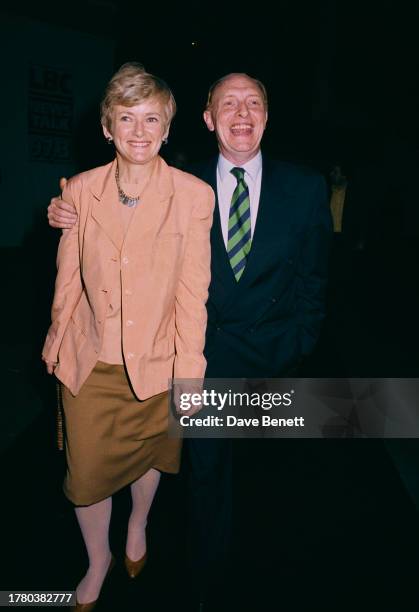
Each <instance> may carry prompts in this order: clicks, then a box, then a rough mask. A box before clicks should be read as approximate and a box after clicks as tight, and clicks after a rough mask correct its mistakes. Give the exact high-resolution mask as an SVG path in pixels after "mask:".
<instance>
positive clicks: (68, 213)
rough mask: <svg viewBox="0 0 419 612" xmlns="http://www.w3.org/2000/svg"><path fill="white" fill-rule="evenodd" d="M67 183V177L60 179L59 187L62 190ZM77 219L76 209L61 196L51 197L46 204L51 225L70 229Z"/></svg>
mask: <svg viewBox="0 0 419 612" xmlns="http://www.w3.org/2000/svg"><path fill="white" fill-rule="evenodd" d="M66 185H67V179H66V178H61V179H60V189H61V191H63V190H64V188H65V186H66ZM76 221H77V213H76V209H75V208H74V206H73V205H72V204H69V203H68V202H65V201H64V200H62V199H61V197H55V198H52V199H51V202H50V204H49V206H48V223H49V224H50V225H51V227H57V228H59V229H71V228H72V227H73V225H74V224H75V223H76Z"/></svg>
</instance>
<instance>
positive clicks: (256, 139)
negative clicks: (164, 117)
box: [48, 73, 332, 595]
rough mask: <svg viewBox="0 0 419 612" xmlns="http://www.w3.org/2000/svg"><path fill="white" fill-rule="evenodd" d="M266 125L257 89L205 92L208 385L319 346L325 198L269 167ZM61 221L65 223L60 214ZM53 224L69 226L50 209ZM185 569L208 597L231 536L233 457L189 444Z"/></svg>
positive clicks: (252, 84)
mask: <svg viewBox="0 0 419 612" xmlns="http://www.w3.org/2000/svg"><path fill="white" fill-rule="evenodd" d="M267 119H268V101H267V95H266V90H265V87H264V86H263V84H262V83H261V82H260V81H258V80H256V79H253V78H251V77H249V76H248V75H246V74H239V73H237V74H236V73H234V74H229V75H227V76H225V77H223V78H222V79H220V80H219V81H217V82H216V83H215V84H214V85H213V86H212V87H211V88H210V91H209V95H208V102H207V107H206V110H205V112H204V121H205V123H206V125H207V127H208V129H209V130H210V131H213V132H215V135H216V138H217V141H218V147H219V155H218V157H217V158H214V159H213V160H210V161H209V162H207V163H205V164H200V165H199V166H196V167H195V168H194V169H193V172H194V174H196V175H197V176H198V177H199V178H201V179H203V180H205V181H206V182H208V183H209V184H210V185H211V186H212V187H213V189H214V191H215V193H216V195H217V204H216V208H215V212H214V222H213V227H212V231H211V258H212V260H211V274H212V280H211V285H210V289H209V298H208V302H207V310H208V325H207V338H206V349H205V354H206V358H207V371H206V376H207V377H208V378H262V377H278V376H284V375H288V376H289V375H292V374H293V373H295V372H296V371H297V368H298V366H299V364H300V363H301V361H302V359H303V358H304V357H305V356H306V355H308V354H309V353H310V352H311V351H312V349H313V347H314V345H315V343H316V340H317V337H318V335H319V331H320V326H321V322H322V319H323V317H324V293H325V285H326V276H327V259H328V250H329V243H330V238H331V235H332V234H331V232H332V224H331V218H330V212H329V208H328V194H327V189H326V186H325V182H324V180H323V179H322V178H321V177H320V176H319V175H317V174H315V173H313V172H311V171H308V170H306V169H302V168H299V167H296V166H293V165H290V164H285V163H280V162H276V161H273V160H270V159H268V158H267V157H265V156H263V157H262V154H261V149H260V143H261V140H262V136H263V133H264V131H265V127H266V123H267ZM60 211H61V212H60ZM48 216H49V219H50V224H51V225H53V226H54V227H69V226H71V223H72V222H74V214H73V215H72V211H71V208H70V207H69V206H68V205H66V204H65V203H63V202H61V201H60V200H59V199H58V198H57V199H53V200H52V203H51V204H50V206H49V209H48ZM188 447H189V455H190V467H191V477H190V494H191V495H190V505H191V507H190V510H191V526H192V529H191V532H192V533H193V534H194V535H195V537H194V538H192V541H191V546H192V549H191V558H192V559H193V563H194V565H195V571H196V575H197V576H198V578H199V582H200V584H199V588H200V591H201V594H203V595H205V594H206V593H205V591H208V589H209V588H210V584H211V581H212V577H213V576H214V575H215V574H216V573H222V571H223V570H222V567H221V566H222V563H221V561H222V559H223V558H225V557H226V552H227V550H226V549H227V548H228V540H229V536H230V526H231V509H232V504H231V486H232V480H231V457H230V454H231V446H230V444H229V442H228V441H227V440H224V439H207V440H203V439H194V440H188Z"/></svg>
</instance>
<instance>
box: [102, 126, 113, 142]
mask: <svg viewBox="0 0 419 612" xmlns="http://www.w3.org/2000/svg"><path fill="white" fill-rule="evenodd" d="M102 130H103V135H104V136H105V138H106V140H107V141H108V142H110V141H111V140H113V138H112V134H111V133H110V131H109V130H108V128H107V127H106V125H103V123H102Z"/></svg>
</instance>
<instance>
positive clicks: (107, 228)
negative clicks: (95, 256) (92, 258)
mask: <svg viewBox="0 0 419 612" xmlns="http://www.w3.org/2000/svg"><path fill="white" fill-rule="evenodd" d="M115 169H116V160H114V161H113V162H112V163H111V164H108V166H107V167H105V175H104V177H99V178H98V179H97V180H96V181H95V182H94V183H93V184H92V185H91V187H90V191H91V192H92V195H93V197H94V202H93V206H92V217H93V219H95V221H96V222H97V223H98V224H99V225H100V227H101V228H102V230H103V231H104V232H105V234H106V235H107V236H108V238H109V239H110V240H111V241H112V242H113V244H114V245H115V246H116V248H117V249H118V250H121V247H122V243H123V240H124V234H123V230H122V224H121V222H120V216H119V210H118V208H117V207H118V205H119V202H118V189H117V186H116V181H115Z"/></svg>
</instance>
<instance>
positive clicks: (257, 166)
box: [217, 151, 262, 248]
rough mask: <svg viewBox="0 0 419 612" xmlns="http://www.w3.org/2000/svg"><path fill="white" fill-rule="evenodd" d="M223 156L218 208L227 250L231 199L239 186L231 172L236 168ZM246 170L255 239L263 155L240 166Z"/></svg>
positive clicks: (251, 223) (220, 156) (218, 189)
mask: <svg viewBox="0 0 419 612" xmlns="http://www.w3.org/2000/svg"><path fill="white" fill-rule="evenodd" d="M236 167H237V166H235V165H234V164H232V163H231V162H229V161H228V160H227V159H226V158H225V157H223V156H222V155H221V154H220V155H219V156H218V164H217V195H218V207H219V211H220V219H221V230H222V232H223V239H224V244H225V246H226V248H227V242H228V218H229V215H230V205H231V198H232V196H233V193H234V190H235V188H236V186H237V179H236V178H235V176H234V175H233V174H231V172H230V170H231V169H232V168H236ZM240 167H241V168H244V171H245V173H244V180H245V181H246V184H247V186H248V188H249V199H250V228H251V234H252V238H253V232H254V230H255V225H256V218H257V214H258V209H259V200H260V186H261V182H262V154H261V152H260V151H259V153H258V154H257V155H256V156H255V157H253V159H251V160H250V161H249V162H247V163H246V164H243V166H240Z"/></svg>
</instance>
